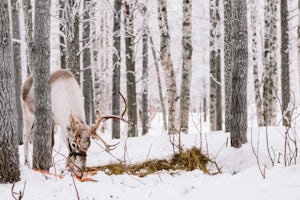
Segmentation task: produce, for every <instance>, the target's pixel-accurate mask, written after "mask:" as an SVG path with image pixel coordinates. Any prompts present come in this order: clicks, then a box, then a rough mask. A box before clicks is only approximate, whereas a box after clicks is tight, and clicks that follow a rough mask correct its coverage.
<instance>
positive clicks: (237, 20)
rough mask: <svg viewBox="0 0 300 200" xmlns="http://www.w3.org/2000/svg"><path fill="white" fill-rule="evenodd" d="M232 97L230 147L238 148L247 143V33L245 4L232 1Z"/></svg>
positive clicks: (237, 0) (235, 0) (239, 1)
mask: <svg viewBox="0 0 300 200" xmlns="http://www.w3.org/2000/svg"><path fill="white" fill-rule="evenodd" d="M232 9H233V12H232V19H233V21H232V22H233V24H234V26H232V95H231V114H232V118H231V121H230V132H231V134H230V137H231V146H233V147H235V148H240V147H241V146H242V144H244V143H246V142H247V71H248V33H247V2H246V1H243V0H233V1H232Z"/></svg>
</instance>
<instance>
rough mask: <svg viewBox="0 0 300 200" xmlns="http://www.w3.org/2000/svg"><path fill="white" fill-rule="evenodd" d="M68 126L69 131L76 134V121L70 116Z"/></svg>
mask: <svg viewBox="0 0 300 200" xmlns="http://www.w3.org/2000/svg"><path fill="white" fill-rule="evenodd" d="M70 124H71V129H72V130H73V132H74V133H75V132H77V125H76V121H75V118H74V116H73V115H72V114H70Z"/></svg>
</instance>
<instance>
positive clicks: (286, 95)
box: [280, 0, 291, 126]
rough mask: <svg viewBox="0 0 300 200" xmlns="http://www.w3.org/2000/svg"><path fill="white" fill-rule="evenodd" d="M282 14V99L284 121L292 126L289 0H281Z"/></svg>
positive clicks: (285, 124)
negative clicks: (289, 107)
mask: <svg viewBox="0 0 300 200" xmlns="http://www.w3.org/2000/svg"><path fill="white" fill-rule="evenodd" d="M280 15H281V49H280V53H281V95H282V96H281V99H282V105H281V106H282V108H281V109H282V111H283V113H282V114H283V116H282V118H283V119H282V123H283V125H284V126H290V124H289V122H290V118H291V116H290V111H288V105H289V103H290V66H289V28H288V27H289V26H288V5H287V0H281V1H280Z"/></svg>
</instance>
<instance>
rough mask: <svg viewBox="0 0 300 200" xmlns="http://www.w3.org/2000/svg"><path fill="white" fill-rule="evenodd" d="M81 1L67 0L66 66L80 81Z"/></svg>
mask: <svg viewBox="0 0 300 200" xmlns="http://www.w3.org/2000/svg"><path fill="white" fill-rule="evenodd" d="M79 5H80V4H79V3H78V2H77V1H76V0H66V1H65V14H64V17H65V23H66V25H65V31H66V32H65V34H66V66H67V68H69V69H70V71H71V72H72V73H73V74H74V76H75V78H76V80H77V82H78V84H79V85H81V82H80V56H79V55H78V53H79V13H78V11H79Z"/></svg>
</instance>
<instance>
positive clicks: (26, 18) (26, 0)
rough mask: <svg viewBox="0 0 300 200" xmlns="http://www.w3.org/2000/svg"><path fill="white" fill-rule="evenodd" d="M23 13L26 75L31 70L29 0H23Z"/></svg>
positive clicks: (31, 23)
mask: <svg viewBox="0 0 300 200" xmlns="http://www.w3.org/2000/svg"><path fill="white" fill-rule="evenodd" d="M22 2H23V6H22V7H23V13H24V22H25V40H26V45H27V46H26V56H27V75H28V76H29V75H30V74H31V72H32V67H33V60H32V54H33V50H32V43H33V20H32V5H31V0H23V1H22Z"/></svg>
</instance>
